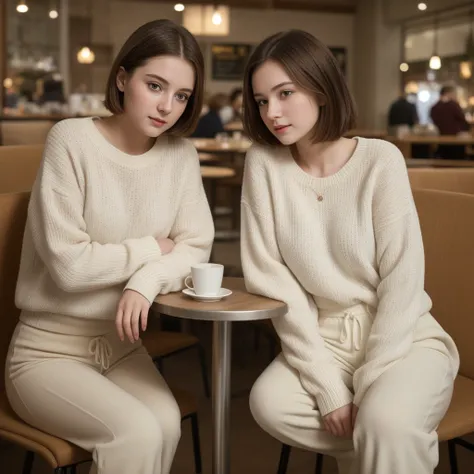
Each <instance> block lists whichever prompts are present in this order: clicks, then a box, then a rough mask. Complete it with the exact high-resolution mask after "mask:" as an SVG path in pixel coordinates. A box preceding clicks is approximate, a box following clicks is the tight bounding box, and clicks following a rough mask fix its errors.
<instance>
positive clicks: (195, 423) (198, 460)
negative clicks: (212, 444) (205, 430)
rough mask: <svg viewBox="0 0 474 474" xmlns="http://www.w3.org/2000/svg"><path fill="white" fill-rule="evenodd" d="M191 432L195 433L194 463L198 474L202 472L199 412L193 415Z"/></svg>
mask: <svg viewBox="0 0 474 474" xmlns="http://www.w3.org/2000/svg"><path fill="white" fill-rule="evenodd" d="M191 432H192V435H193V450H194V465H195V470H196V474H201V473H202V459H201V441H200V439H199V423H198V416H197V413H194V414H193V415H191Z"/></svg>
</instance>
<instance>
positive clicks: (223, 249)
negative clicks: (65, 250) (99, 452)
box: [0, 243, 474, 474]
mask: <svg viewBox="0 0 474 474" xmlns="http://www.w3.org/2000/svg"><path fill="white" fill-rule="evenodd" d="M214 259H215V261H218V262H221V263H224V264H225V265H226V268H228V269H229V271H230V272H232V271H234V272H237V273H238V269H239V249H238V244H236V243H225V244H223V243H221V244H219V243H218V244H216V248H215V257H214ZM193 330H194V331H195V332H196V334H197V335H198V336H199V338H200V339H201V341H202V343H203V344H204V346H205V348H206V350H207V354H208V356H209V359H210V356H211V325H210V323H205V322H201V323H197V324H196V325H195V326H194V327H193ZM233 342H234V346H233V365H232V392H233V393H234V394H235V396H234V397H233V398H232V403H231V473H232V474H275V473H276V468H277V465H278V458H279V454H280V447H281V445H280V443H278V442H277V441H276V440H274V439H272V438H271V437H270V436H269V435H267V434H266V433H264V432H263V431H262V430H261V429H260V428H259V427H258V426H257V424H256V423H255V422H254V421H253V419H252V416H251V414H250V410H249V407H248V390H249V389H250V387H251V386H252V383H253V381H254V380H255V379H256V378H257V377H258V375H259V373H261V371H262V370H263V369H264V368H265V366H266V365H267V364H268V362H269V346H268V344H267V342H266V340H265V339H264V338H262V340H261V344H260V347H259V349H258V350H255V348H254V330H253V329H252V325H251V324H250V323H239V324H234V330H233ZM165 377H166V378H167V379H168V381H169V382H170V383H171V384H172V385H175V386H179V387H180V388H183V389H186V390H189V391H191V392H192V393H194V394H195V395H196V397H197V398H198V402H199V426H200V434H201V449H202V457H203V474H211V472H212V465H211V440H212V438H211V429H212V425H211V403H210V400H209V399H207V398H206V397H205V396H204V394H203V389H202V383H201V378H200V371H199V364H198V360H197V358H196V355H195V352H194V351H189V352H184V353H181V354H178V355H176V356H173V357H171V358H169V359H167V360H166V363H165ZM387 408H388V407H387ZM470 441H471V442H474V437H472V439H470ZM23 455H24V452H23V451H22V450H21V449H18V448H17V447H14V446H12V445H10V444H6V443H0V474H20V473H21V467H22V460H23ZM315 459H316V456H315V454H313V453H309V452H304V451H302V450H297V449H294V450H293V452H292V454H291V457H290V463H289V469H288V474H312V473H313V472H314V464H315ZM458 459H459V464H460V466H459V472H460V474H470V473H472V472H474V453H471V452H468V451H466V450H464V449H463V448H458ZM323 472H324V474H336V473H337V469H336V465H335V462H334V460H333V459H331V458H325V465H324V470H323ZM47 473H48V474H51V473H52V470H51V469H50V468H49V467H48V466H47V465H46V463H44V462H43V461H42V460H41V459H38V460H37V461H36V462H35V465H34V469H33V474H47ZM87 473H88V465H83V466H81V467H80V468H79V469H78V474H87ZM193 473H194V459H193V451H192V438H191V430H190V424H189V421H185V422H184V423H183V427H182V438H181V442H180V444H179V447H178V450H177V453H176V457H175V461H174V465H173V468H172V472H171V474H193ZM130 474H134V473H130ZM367 474H369V473H367ZM370 474H372V473H370ZM376 474H384V473H376ZM400 474H404V473H400ZM436 474H449V465H448V456H447V446H446V445H445V444H442V445H441V447H440V464H439V467H438V468H437V470H436Z"/></svg>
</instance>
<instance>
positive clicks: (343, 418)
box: [323, 403, 358, 438]
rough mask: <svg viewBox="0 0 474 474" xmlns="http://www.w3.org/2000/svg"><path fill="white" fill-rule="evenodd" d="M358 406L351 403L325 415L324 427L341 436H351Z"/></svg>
mask: <svg viewBox="0 0 474 474" xmlns="http://www.w3.org/2000/svg"><path fill="white" fill-rule="evenodd" d="M357 411H358V408H357V406H356V405H354V404H353V403H349V404H348V405H345V406H343V407H341V408H338V409H337V410H334V411H332V412H331V413H328V414H327V415H326V416H324V417H323V422H324V427H325V428H326V430H327V431H329V433H331V434H332V435H334V436H338V437H341V438H351V437H352V432H353V431H354V426H355V420H356V417H357Z"/></svg>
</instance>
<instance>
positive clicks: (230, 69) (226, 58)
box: [211, 44, 252, 81]
mask: <svg viewBox="0 0 474 474" xmlns="http://www.w3.org/2000/svg"><path fill="white" fill-rule="evenodd" d="M251 49H252V46H251V45H249V44H213V45H212V47H211V56H212V79H213V80H215V81H240V80H242V79H243V77H244V70H245V65H246V64H247V60H248V57H249V55H250V51H251Z"/></svg>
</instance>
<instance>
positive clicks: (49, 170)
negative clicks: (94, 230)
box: [27, 123, 161, 292]
mask: <svg viewBox="0 0 474 474" xmlns="http://www.w3.org/2000/svg"><path fill="white" fill-rule="evenodd" d="M66 138H67V135H66V132H65V131H64V127H63V124H62V123H59V124H57V125H56V126H55V127H53V129H51V131H50V133H49V135H48V138H47V141H46V144H45V150H44V155H43V161H42V164H41V167H40V170H39V172H38V176H37V179H36V182H35V184H34V186H33V190H32V193H31V198H30V204H29V209H28V222H27V226H28V227H29V231H30V232H31V235H32V238H33V243H34V246H35V248H36V251H37V252H38V254H39V256H40V258H41V260H42V261H43V263H44V264H45V265H46V267H47V269H48V272H49V273H50V275H51V277H52V279H53V280H54V282H55V283H56V285H57V286H58V287H59V288H61V289H62V290H64V291H67V292H84V291H91V290H98V289H101V288H106V287H110V286H114V285H117V284H120V283H124V282H125V281H127V280H128V278H130V276H131V275H132V274H133V273H134V272H136V271H137V270H138V269H139V268H140V267H141V266H142V265H144V264H145V263H146V262H148V261H150V260H154V259H158V258H160V257H161V250H160V247H159V245H158V243H157V242H156V240H155V239H154V238H153V237H151V236H149V237H143V238H138V239H128V240H125V241H124V242H122V243H119V244H101V243H99V242H94V241H92V239H91V238H90V236H89V235H88V233H87V228H86V224H85V221H84V218H83V207H84V199H85V198H84V194H83V191H82V190H81V187H82V186H81V178H80V176H79V174H78V173H76V169H75V166H74V163H73V157H72V155H71V151H70V150H69V149H68V146H67V144H66V142H67V140H66Z"/></svg>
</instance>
